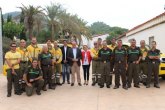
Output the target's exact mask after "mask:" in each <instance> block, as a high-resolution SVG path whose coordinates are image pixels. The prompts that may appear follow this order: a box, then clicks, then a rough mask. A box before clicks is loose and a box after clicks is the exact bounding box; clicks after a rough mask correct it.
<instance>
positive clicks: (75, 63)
mask: <svg viewBox="0 0 165 110" xmlns="http://www.w3.org/2000/svg"><path fill="white" fill-rule="evenodd" d="M68 59H69V64H70V66H71V71H72V74H71V76H72V78H71V86H74V83H75V74H76V75H77V82H78V85H79V86H82V85H81V78H80V66H81V62H80V59H81V50H80V49H79V48H77V44H76V42H75V41H73V42H72V48H70V49H69V51H68Z"/></svg>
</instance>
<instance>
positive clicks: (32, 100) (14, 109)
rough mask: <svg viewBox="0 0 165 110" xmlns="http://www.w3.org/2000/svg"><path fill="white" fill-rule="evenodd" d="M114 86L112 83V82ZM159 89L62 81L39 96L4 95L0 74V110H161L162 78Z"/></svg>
mask: <svg viewBox="0 0 165 110" xmlns="http://www.w3.org/2000/svg"><path fill="white" fill-rule="evenodd" d="M113 86H114V85H113ZM160 87H161V88H160V89H156V88H154V87H152V86H151V88H150V89H146V88H145V87H144V86H142V85H141V88H140V89H137V88H134V87H132V88H131V89H129V90H127V91H126V90H124V89H122V88H120V89H118V90H114V89H112V87H111V88H110V89H107V88H103V89H100V88H99V87H98V86H95V87H92V86H91V84H90V85H88V86H82V87H79V86H78V85H77V84H76V85H75V86H74V87H71V86H70V85H68V84H65V85H63V86H61V87H57V88H56V90H48V91H46V92H44V91H42V95H41V96H38V95H36V94H35V93H34V95H33V96H31V97H27V96H26V95H25V93H23V94H22V95H21V96H16V95H14V94H12V97H11V98H7V97H6V94H7V93H6V77H5V76H2V75H0V110H165V104H164V102H165V81H163V80H161V81H160Z"/></svg>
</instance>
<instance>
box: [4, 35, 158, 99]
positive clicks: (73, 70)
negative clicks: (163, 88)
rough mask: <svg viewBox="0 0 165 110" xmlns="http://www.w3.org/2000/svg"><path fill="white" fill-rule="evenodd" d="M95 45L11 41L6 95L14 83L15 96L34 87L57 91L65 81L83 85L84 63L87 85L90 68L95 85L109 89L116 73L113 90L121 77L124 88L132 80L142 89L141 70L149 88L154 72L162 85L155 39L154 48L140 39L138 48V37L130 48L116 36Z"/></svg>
mask: <svg viewBox="0 0 165 110" xmlns="http://www.w3.org/2000/svg"><path fill="white" fill-rule="evenodd" d="M93 45H94V47H93V48H91V49H89V48H88V46H87V45H83V48H82V49H80V48H78V46H77V44H76V42H75V41H72V46H68V43H67V40H63V46H62V47H59V46H58V42H57V41H54V42H52V41H51V40H47V42H46V45H43V47H42V48H40V47H39V46H38V45H37V40H36V38H35V37H33V38H32V39H31V44H30V45H29V46H26V41H25V40H20V45H19V47H17V44H16V43H15V42H13V43H11V44H10V49H11V50H10V51H8V52H7V53H6V54H5V63H6V65H7V69H6V71H7V97H11V93H12V83H14V92H15V94H16V95H21V94H22V91H25V92H26V94H27V95H28V96H31V95H32V94H33V91H34V89H35V90H36V93H37V95H41V90H43V91H47V88H49V89H53V90H54V89H55V88H56V86H61V85H62V84H65V82H67V84H71V86H74V84H75V79H76V78H77V82H78V85H79V86H82V84H81V76H80V67H81V65H82V68H83V73H84V74H83V76H84V85H88V84H89V76H90V67H91V68H92V86H95V85H96V84H98V85H99V86H100V88H103V87H104V85H105V84H106V87H107V88H110V86H111V85H112V76H113V74H114V75H115V86H114V89H118V88H119V87H120V85H121V84H120V76H121V80H122V87H123V88H124V89H126V90H127V89H128V88H131V85H132V80H133V83H134V87H136V88H140V86H139V83H140V82H139V73H140V72H143V73H144V74H145V75H147V84H146V87H147V88H149V87H150V82H151V77H152V74H154V87H156V88H160V86H159V78H158V73H159V64H160V61H159V58H160V50H158V49H156V42H155V41H153V42H152V47H151V50H148V49H147V48H146V47H145V41H144V40H142V41H141V42H140V45H141V46H140V47H137V46H136V40H135V39H132V40H131V46H130V47H128V48H125V47H123V44H122V40H117V43H116V40H115V39H112V41H111V45H107V42H106V41H102V39H101V38H99V39H98V41H95V42H94V44H93ZM91 62H92V63H91ZM61 76H62V83H61V81H60V80H61ZM70 76H71V78H70ZM70 79H71V80H70ZM47 86H48V87H47Z"/></svg>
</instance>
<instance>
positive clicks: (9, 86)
mask: <svg viewBox="0 0 165 110" xmlns="http://www.w3.org/2000/svg"><path fill="white" fill-rule="evenodd" d="M6 71H7V92H8V94H11V92H12V84H13V83H14V91H15V93H18V92H20V90H19V69H15V70H14V71H15V73H16V75H14V74H12V70H11V69H7V70H6Z"/></svg>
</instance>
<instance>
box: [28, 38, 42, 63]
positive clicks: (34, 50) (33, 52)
mask: <svg viewBox="0 0 165 110" xmlns="http://www.w3.org/2000/svg"><path fill="white" fill-rule="evenodd" d="M27 50H28V52H29V58H30V61H31V62H32V59H33V58H37V59H38V55H39V54H40V53H41V48H39V47H38V45H37V39H36V37H32V39H31V44H30V45H29V46H28V47H27Z"/></svg>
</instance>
